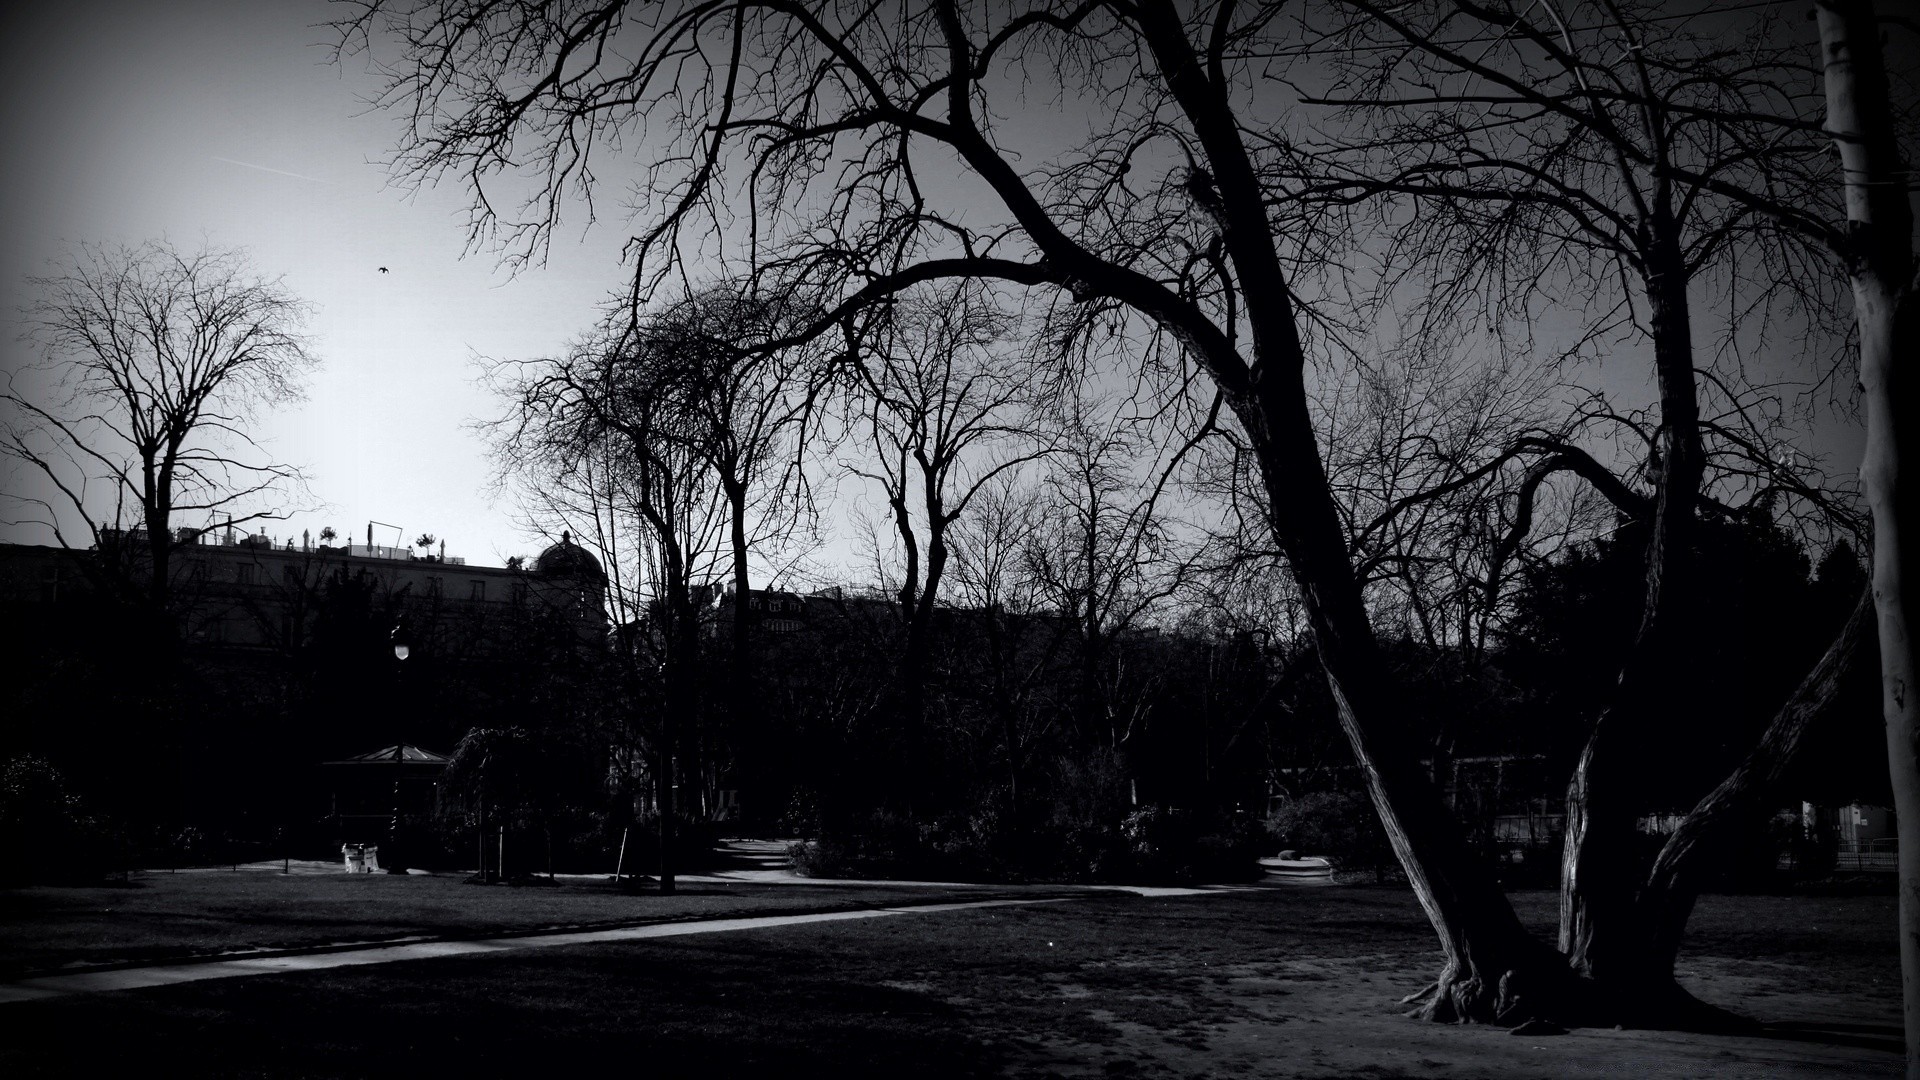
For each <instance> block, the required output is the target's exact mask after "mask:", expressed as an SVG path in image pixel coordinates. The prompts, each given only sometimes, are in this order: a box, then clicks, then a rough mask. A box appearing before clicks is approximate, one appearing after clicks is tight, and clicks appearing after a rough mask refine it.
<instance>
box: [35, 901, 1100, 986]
mask: <svg viewBox="0 0 1920 1080" xmlns="http://www.w3.org/2000/svg"><path fill="white" fill-rule="evenodd" d="M1068 899H1070V897H1062V896H1036V897H1032V898H1030V899H1028V898H1022V899H1013V900H969V901H961V902H956V903H951V904H918V905H912V906H905V907H883V908H865V909H861V910H856V911H825V912H818V913H815V914H810V915H762V916H753V917H745V918H727V919H701V920H692V921H688V922H674V923H653V924H650V925H646V926H623V927H615V928H612V929H603V930H567V931H558V932H554V933H547V934H519V935H514V936H508V937H496V938H475V939H468V940H462V941H415V942H406V943H400V944H385V945H366V946H346V947H336V948H329V949H326V950H324V951H318V952H297V953H286V954H280V955H267V956H250V957H247V958H245V959H238V960H206V961H201V962H197V963H159V964H152V965H145V966H140V967H127V968H116V969H114V970H111V971H80V972H71V973H65V974H58V975H42V976H38V977H35V978H30V979H21V980H19V981H18V982H10V983H0V1005H9V1004H13V1003H15V1002H22V1001H44V1000H46V999H47V998H54V997H64V996H66V995H69V994H94V993H102V992H106V991H112V990H140V989H145V988H148V987H154V986H172V985H174V984H176V983H186V982H199V981H201V980H204V979H237V978H244V977H246V976H249V975H284V974H287V973H290V972H300V971H326V970H330V969H332V968H343V967H356V966H359V965H363V964H391V963H397V962H399V961H402V960H430V959H434V958H436V957H442V956H469V955H473V954H476V953H500V952H510V951H513V950H516V949H546V948H552V947H554V946H557V945H588V944H600V943H605V942H619V941H645V940H648V939H651V938H667V937H683V936H686V935H689V934H720V933H727V932H729V931H734V930H761V929H766V928H768V927H776V926H799V925H802V924H805V923H821V922H844V921H846V920H849V919H885V918H892V917H895V916H899V915H934V914H939V913H942V912H948V911H967V910H971V909H975V908H990V907H1008V906H1012V905H1018V904H1058V903H1062V902H1064V901H1066V900H1068Z"/></svg>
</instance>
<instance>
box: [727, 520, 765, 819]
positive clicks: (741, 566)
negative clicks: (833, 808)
mask: <svg viewBox="0 0 1920 1080" xmlns="http://www.w3.org/2000/svg"><path fill="white" fill-rule="evenodd" d="M727 506H728V511H729V514H730V516H731V517H732V519H733V520H732V522H731V525H730V528H731V536H730V537H729V539H730V540H731V541H732V544H733V677H732V679H731V680H730V684H729V688H728V691H729V692H728V697H729V698H730V700H729V702H728V704H729V705H730V706H731V709H730V711H731V712H732V714H733V730H734V746H735V748H736V749H735V751H734V752H735V753H736V754H737V755H738V757H737V758H736V760H737V761H738V762H739V763H740V766H741V770H740V771H741V772H742V773H743V774H745V776H746V777H747V778H749V779H750V780H755V781H757V780H758V779H759V776H760V772H759V768H758V763H759V760H760V749H761V747H762V746H763V745H764V741H763V740H764V732H762V731H761V730H760V715H759V710H758V709H757V708H756V707H755V700H754V690H753V682H754V671H753V651H752V650H753V637H752V634H753V618H754V614H753V602H752V595H751V593H752V588H751V584H750V582H749V581H748V578H747V489H746V485H745V484H730V485H728V487H727Z"/></svg>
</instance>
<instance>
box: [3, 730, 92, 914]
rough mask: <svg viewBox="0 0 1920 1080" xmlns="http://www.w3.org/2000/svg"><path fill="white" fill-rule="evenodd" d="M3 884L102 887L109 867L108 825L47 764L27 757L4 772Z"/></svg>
mask: <svg viewBox="0 0 1920 1080" xmlns="http://www.w3.org/2000/svg"><path fill="white" fill-rule="evenodd" d="M0 851H4V852H6V853H7V854H6V858H5V859H0V881H5V882H6V883H7V884H26V883H28V882H36V881H38V882H60V883H82V882H91V881H98V880H99V879H100V878H101V877H102V876H103V875H104V874H105V873H106V870H107V867H108V865H109V861H110V860H109V858H108V855H109V851H110V847H109V844H108V842H107V829H106V828H105V826H104V824H103V823H102V822H101V821H100V820H99V819H98V818H95V817H93V816H92V815H90V814H88V813H87V810H86V807H85V805H84V804H83V803H82V802H81V800H80V798H79V796H77V795H73V794H70V793H68V791H67V782H66V777H64V776H62V775H61V774H60V770H58V769H56V768H54V767H53V765H52V764H50V763H49V762H48V761H47V760H46V759H45V758H42V757H39V756H37V755H34V754H22V755H20V756H18V757H15V758H12V759H10V760H9V761H8V762H7V763H6V765H5V766H4V768H0Z"/></svg>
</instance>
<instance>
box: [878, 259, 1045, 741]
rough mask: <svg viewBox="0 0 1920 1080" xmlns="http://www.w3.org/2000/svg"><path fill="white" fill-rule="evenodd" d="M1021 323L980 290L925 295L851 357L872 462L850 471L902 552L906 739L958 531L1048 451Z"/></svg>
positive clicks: (947, 289)
mask: <svg viewBox="0 0 1920 1080" xmlns="http://www.w3.org/2000/svg"><path fill="white" fill-rule="evenodd" d="M1016 323H1017V320H1015V319H1014V318H1013V317H1011V316H1009V315H1008V314H1006V313H1005V312H1003V311H1001V310H1000V309H999V308H998V307H997V306H996V305H995V302H994V298H993V297H992V296H991V295H990V294H989V293H988V292H987V291H986V290H985V289H984V288H982V287H980V286H978V285H974V284H970V283H964V282H963V283H960V284H958V285H949V286H943V287H939V288H933V287H928V288H925V289H923V290H920V291H919V292H916V293H911V294H905V295H902V296H900V297H898V298H896V299H894V300H892V301H891V302H890V303H889V304H887V305H886V306H885V307H883V308H881V309H879V310H878V311H877V313H876V317H875V318H873V319H871V320H870V321H869V325H868V326H867V328H866V330H865V331H864V333H863V334H862V335H861V337H860V339H859V343H858V344H857V345H856V346H854V347H853V348H850V349H849V350H848V355H847V360H848V367H849V369H850V378H849V380H848V383H849V385H848V407H849V409H850V411H851V412H852V415H853V417H854V419H853V420H852V423H853V425H854V426H855V427H856V428H857V429H858V430H860V431H861V433H862V437H863V439H864V441H865V442H866V444H867V445H866V448H865V449H866V451H867V452H866V453H864V454H862V455H860V456H857V457H852V456H850V457H849V459H848V460H847V462H846V467H847V469H848V470H849V471H850V472H852V473H853V474H855V475H857V476H859V477H862V478H863V479H865V480H867V481H869V482H871V483H873V484H875V485H877V486H878V487H879V489H880V494H881V497H882V498H883V499H884V500H885V502H886V506H887V517H888V524H889V525H890V526H891V528H892V533H893V535H892V538H891V539H892V540H893V541H894V545H893V550H894V551H896V552H897V553H898V563H897V577H895V579H894V582H893V584H894V589H893V592H894V598H895V605H896V609H897V610H898V612H899V616H900V624H901V626H902V627H903V628H904V631H905V640H904V643H903V646H902V652H901V657H900V677H899V691H900V700H899V713H900V715H899V720H900V722H901V724H902V725H903V733H904V735H905V737H906V738H908V739H909V740H912V739H915V738H918V737H919V734H920V728H921V727H922V725H923V724H924V722H925V711H926V682H927V676H928V667H929V663H930V661H931V657H932V653H933V645H934V641H933V637H934V621H935V612H936V610H937V608H938V606H939V604H940V600H941V595H942V594H941V587H942V585H943V584H944V582H945V579H946V574H947V564H948V560H949V559H950V558H951V556H952V548H951V546H950V543H949V535H950V533H951V531H952V529H953V527H954V523H955V522H956V521H958V520H959V519H960V517H961V515H963V514H965V513H966V511H967V507H968V506H969V505H970V504H971V503H972V502H973V500H974V498H975V497H976V496H977V495H978V494H979V493H980V492H981V491H982V490H983V489H984V488H986V486H987V485H989V484H990V483H992V482H993V481H994V479H995V478H996V477H999V476H1001V475H1004V474H1006V473H1007V472H1009V471H1010V470H1014V469H1018V468H1019V467H1020V466H1021V465H1022V464H1023V463H1025V462H1028V461H1031V460H1033V459H1034V458H1036V457H1038V456H1040V455H1042V454H1044V453H1045V452H1046V448H1045V446H1044V445H1040V444H1038V443H1037V442H1036V440H1035V439H1034V437H1033V434H1032V430H1031V426H1030V423H1029V421H1030V417H1029V416H1028V414H1027V409H1028V406H1029V405H1030V403H1031V401H1032V396H1033V395H1032V390H1031V388H1030V386H1029V383H1028V380H1026V379H1024V378H1023V377H1022V371H1021V370H1020V367H1019V365H1020V362H1021V357H1020V355H1019V351H1018V349H1017V348H1016V347H1015V346H1016V345H1017V344H1018V342H1017V341H1016V340H1015V339H1014V336H1013V335H1014V332H1015V329H1016Z"/></svg>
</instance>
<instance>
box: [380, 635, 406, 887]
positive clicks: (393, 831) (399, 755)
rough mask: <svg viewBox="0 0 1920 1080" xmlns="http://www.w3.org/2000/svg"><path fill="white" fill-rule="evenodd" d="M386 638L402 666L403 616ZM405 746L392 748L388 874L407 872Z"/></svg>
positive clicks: (388, 823) (404, 645)
mask: <svg viewBox="0 0 1920 1080" xmlns="http://www.w3.org/2000/svg"><path fill="white" fill-rule="evenodd" d="M387 636H388V640H389V641H390V643H391V644H392V646H393V659H394V663H395V664H396V665H397V666H403V665H404V664H405V663H406V660H407V657H409V656H411V655H413V635H412V633H410V632H409V630H408V628H407V617H406V616H405V615H402V616H400V619H399V621H398V622H395V623H394V624H393V632H392V633H391V634H389V635H387ZM405 745H406V744H405V743H400V742H396V743H395V744H394V747H393V817H392V818H391V819H389V820H388V822H387V843H386V849H387V858H386V860H384V865H385V866H386V869H387V873H389V874H404V873H406V872H407V864H406V863H405V862H404V861H402V859H401V857H400V779H401V770H402V769H404V768H405V759H406V750H405Z"/></svg>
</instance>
